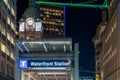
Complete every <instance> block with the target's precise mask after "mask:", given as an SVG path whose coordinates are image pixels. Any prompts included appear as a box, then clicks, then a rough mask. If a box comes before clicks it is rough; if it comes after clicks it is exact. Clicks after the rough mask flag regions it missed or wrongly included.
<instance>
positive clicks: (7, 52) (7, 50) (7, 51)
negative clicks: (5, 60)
mask: <svg viewBox="0 0 120 80" xmlns="http://www.w3.org/2000/svg"><path fill="white" fill-rule="evenodd" d="M6 54H7V55H9V49H8V48H7V47H6Z"/></svg>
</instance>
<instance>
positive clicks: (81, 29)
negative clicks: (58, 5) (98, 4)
mask: <svg viewBox="0 0 120 80" xmlns="http://www.w3.org/2000/svg"><path fill="white" fill-rule="evenodd" d="M17 1H18V3H17V10H18V12H17V16H18V19H19V18H20V17H21V15H22V14H23V12H24V11H25V9H26V8H27V7H28V1H29V0H17ZM100 21H101V10H100V9H95V8H77V7H67V8H66V36H67V37H71V38H72V39H73V43H79V50H80V56H79V60H80V61H79V64H80V68H81V69H86V70H90V71H94V70H95V68H94V65H95V63H94V60H95V57H94V54H95V53H94V46H93V43H92V38H93V36H94V35H95V32H96V28H97V25H98V24H99V23H100Z"/></svg>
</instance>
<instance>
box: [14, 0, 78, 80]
mask: <svg viewBox="0 0 120 80" xmlns="http://www.w3.org/2000/svg"><path fill="white" fill-rule="evenodd" d="M45 10H46V9H45ZM59 13H60V14H61V12H59ZM47 16H51V15H47ZM43 18H45V19H46V17H43ZM56 18H57V17H56ZM56 18H55V19H53V20H56ZM42 22H43V21H42V20H41V17H40V15H39V12H38V11H37V8H36V7H35V0H30V3H29V7H28V8H27V9H26V10H25V12H24V14H23V16H22V18H21V19H20V22H19V39H18V40H16V56H15V58H16V61H15V73H16V74H15V80H18V79H19V80H79V62H78V61H79V59H78V55H79V46H78V44H77V43H76V44H75V45H74V47H75V48H74V49H75V50H72V49H73V48H72V39H71V38H65V37H63V35H61V36H59V35H57V33H59V32H57V33H56V34H55V33H54V34H55V35H53V33H46V32H45V33H44V31H45V30H44V29H46V27H45V26H44V25H43V23H42ZM49 22H51V21H50V20H49V21H48V22H47V23H49ZM56 24H58V23H56ZM46 25H47V24H46ZM44 27H45V28H44ZM47 27H48V25H47ZM50 27H51V26H50ZM50 27H48V28H50ZM57 27H59V26H57ZM57 27H54V28H55V29H56V28H57ZM48 31H51V28H50V29H48ZM53 31H54V30H53ZM61 31H63V29H61ZM36 35H37V36H36ZM44 35H45V36H46V37H45V36H44ZM50 38H52V39H50Z"/></svg>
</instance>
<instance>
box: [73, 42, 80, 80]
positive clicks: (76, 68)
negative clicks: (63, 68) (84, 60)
mask: <svg viewBox="0 0 120 80" xmlns="http://www.w3.org/2000/svg"><path fill="white" fill-rule="evenodd" d="M74 48H75V49H74V50H75V57H74V63H75V64H74V80H79V44H78V43H75V47H74Z"/></svg>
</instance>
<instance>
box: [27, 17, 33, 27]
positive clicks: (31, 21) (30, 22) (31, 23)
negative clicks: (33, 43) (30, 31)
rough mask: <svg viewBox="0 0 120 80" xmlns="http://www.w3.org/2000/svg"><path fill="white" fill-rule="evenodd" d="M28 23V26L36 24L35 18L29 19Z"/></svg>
mask: <svg viewBox="0 0 120 80" xmlns="http://www.w3.org/2000/svg"><path fill="white" fill-rule="evenodd" d="M26 22H27V25H29V26H32V25H33V23H34V19H33V18H27V19H26Z"/></svg>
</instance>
